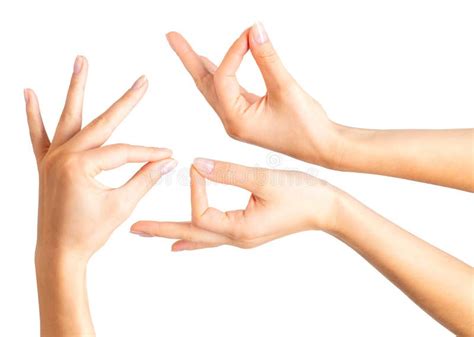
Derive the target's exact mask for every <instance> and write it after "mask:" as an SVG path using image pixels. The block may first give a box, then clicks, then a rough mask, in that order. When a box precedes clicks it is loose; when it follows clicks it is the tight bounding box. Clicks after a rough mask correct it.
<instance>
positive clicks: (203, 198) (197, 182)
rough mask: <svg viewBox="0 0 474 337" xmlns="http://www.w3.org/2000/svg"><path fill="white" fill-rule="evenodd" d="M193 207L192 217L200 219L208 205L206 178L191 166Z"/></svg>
mask: <svg viewBox="0 0 474 337" xmlns="http://www.w3.org/2000/svg"><path fill="white" fill-rule="evenodd" d="M190 175H191V208H192V218H193V220H194V219H199V217H201V215H202V214H203V213H204V212H205V211H206V209H207V207H208V201H207V193H206V179H204V177H203V176H201V175H200V174H199V172H198V171H196V169H195V168H194V167H193V166H191V170H190Z"/></svg>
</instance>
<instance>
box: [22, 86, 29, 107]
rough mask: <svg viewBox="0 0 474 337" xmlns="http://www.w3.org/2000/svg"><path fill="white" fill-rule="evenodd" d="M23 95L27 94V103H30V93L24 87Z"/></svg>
mask: <svg viewBox="0 0 474 337" xmlns="http://www.w3.org/2000/svg"><path fill="white" fill-rule="evenodd" d="M23 96H25V103H26V104H28V102H29V101H30V95H29V94H28V89H23Z"/></svg>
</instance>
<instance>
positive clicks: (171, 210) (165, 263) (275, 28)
mask: <svg viewBox="0 0 474 337" xmlns="http://www.w3.org/2000/svg"><path fill="white" fill-rule="evenodd" d="M472 5H473V3H472V1H390V2H389V1H324V2H323V1H315V0H312V1H298V0H292V1H255V0H240V1H215V2H212V1H204V0H201V1H189V2H185V1H160V2H159V1H138V0H135V1H113V2H110V3H106V2H100V1H90V2H89V1H74V2H72V1H58V2H57V3H53V2H51V1H33V0H31V1H20V0H16V1H3V2H2V3H1V4H0V49H1V51H0V118H1V119H0V137H1V139H0V140H1V144H2V154H1V165H0V170H1V171H0V172H1V174H0V179H2V183H1V189H0V197H1V204H0V205H1V206H0V207H1V215H2V221H1V225H0V226H1V231H0V335H1V336H35V335H38V327H39V320H38V314H37V299H36V285H35V277H34V264H33V253H34V246H35V236H36V228H35V227H36V202H37V196H36V194H37V176H36V168H35V162H34V159H33V153H32V151H31V147H30V144H29V137H28V131H27V126H26V118H25V113H24V102H23V92H22V89H23V88H24V87H31V88H33V89H35V90H36V92H37V94H38V96H39V99H40V103H41V107H42V111H43V118H44V120H45V123H46V126H47V129H48V131H49V132H50V134H52V133H53V132H54V127H55V124H56V122H57V119H58V117H59V113H60V111H61V109H62V105H63V102H64V97H65V93H66V89H67V84H68V82H69V77H70V73H71V71H72V65H73V62H74V58H75V56H76V54H83V55H85V56H87V57H88V59H89V63H90V71H89V81H88V87H87V95H86V103H85V111H84V117H85V122H88V121H90V120H91V119H92V118H93V117H95V116H97V115H98V114H99V113H101V112H103V111H104V110H105V109H106V108H107V107H108V105H109V104H111V103H112V102H113V101H114V100H115V99H116V98H118V97H119V96H120V95H121V94H122V92H123V91H124V90H125V89H126V88H128V87H129V86H130V85H131V84H132V83H133V81H134V80H135V79H136V78H137V77H138V76H139V75H141V74H142V73H144V74H146V75H147V76H148V78H149V81H150V87H149V91H148V94H147V95H146V97H145V98H144V100H143V101H142V102H141V104H140V105H139V106H138V107H137V108H136V109H135V110H134V111H133V112H132V113H131V115H130V116H129V118H128V119H127V120H126V121H125V122H124V123H123V124H122V125H121V126H120V128H119V129H118V130H117V131H116V133H115V134H114V136H113V137H112V139H111V140H110V142H128V143H134V144H143V145H154V146H166V147H170V148H172V149H173V150H174V153H175V158H176V159H177V160H179V162H180V165H179V167H178V169H177V171H176V172H175V173H174V174H171V175H170V176H169V177H168V178H167V179H166V180H165V181H163V182H161V183H160V184H159V185H158V186H157V187H155V188H154V189H153V190H152V192H150V193H149V194H148V195H147V196H146V197H145V198H144V199H143V201H142V202H141V204H140V205H139V207H138V208H137V209H136V211H135V212H134V214H133V215H132V217H131V218H130V219H129V220H128V221H127V222H126V223H124V224H123V225H122V226H121V227H120V228H119V229H118V230H117V231H116V232H115V233H114V235H113V236H112V238H111V239H110V241H109V242H108V243H107V245H106V246H105V247H104V248H103V249H102V250H101V251H99V252H98V254H97V255H96V256H94V258H93V259H92V261H91V263H90V267H89V272H88V279H89V295H90V302H91V309H92V314H93V318H94V323H95V327H96V330H97V334H98V336H186V335H193V336H316V335H317V336H382V335H383V336H449V335H450V334H449V332H447V331H446V330H445V329H444V328H443V327H441V326H440V325H438V323H436V322H435V321H433V320H432V319H431V318H430V317H429V316H427V315H426V314H425V313H424V312H423V311H421V310H420V309H419V308H418V307H417V306H416V305H415V304H413V303H412V302H411V301H410V300H408V299H407V298H406V297H405V296H404V295H403V294H402V293H401V292H400V291H399V290H398V289H397V288H395V287H394V286H393V285H391V284H390V283H389V282H388V281H387V280H386V279H385V278H384V277H383V276H382V275H380V274H379V273H378V272H377V271H376V270H375V269H373V268H372V267H371V266H370V265H369V264H368V263H367V262H366V261H364V260H363V259H362V258H361V257H359V256H358V255H357V254H356V253H354V252H353V251H352V250H351V249H349V248H348V247H346V246H345V245H344V244H342V243H341V242H338V241H337V240H335V239H334V238H332V237H330V236H328V235H325V234H324V233H319V232H314V233H309V232H307V233H300V234H297V235H294V236H292V237H287V238H284V239H281V240H279V241H276V242H272V243H270V244H267V245H265V246H262V247H259V248H257V249H253V250H239V249H236V248H232V247H222V248H218V249H213V250H205V251H196V252H186V253H171V252H170V245H171V241H168V240H165V239H147V238H140V237H136V236H133V235H131V234H129V233H128V231H129V227H130V225H131V224H132V223H133V222H134V221H136V220H138V219H159V220H173V219H176V220H181V219H182V220H185V219H187V218H189V213H190V205H189V196H188V195H189V188H188V186H187V181H186V176H187V170H188V166H189V165H190V163H191V161H192V159H193V158H194V157H196V156H204V157H210V158H216V159H222V160H228V161H233V162H237V163H242V164H248V165H254V166H257V165H258V166H267V167H274V168H294V169H299V170H304V171H308V172H311V173H313V174H315V175H317V176H319V177H321V178H323V179H327V180H329V181H330V182H331V183H333V184H334V185H336V186H338V187H340V188H342V189H344V190H346V191H347V192H349V193H351V194H352V195H354V196H355V197H356V198H358V199H359V200H361V201H363V202H364V203H366V204H367V205H368V206H370V207H372V208H373V209H375V210H377V211H378V212H379V213H381V214H383V215H384V216H386V217H388V218H389V219H391V220H392V221H394V222H395V223H397V224H399V225H401V226H402V227H404V228H406V229H407V230H409V231H411V232H412V233H414V234H416V235H418V236H420V237H422V238H424V239H425V240H427V241H428V242H430V243H432V244H434V245H436V246H438V247H440V248H442V249H444V250H445V251H447V252H449V253H451V254H453V255H455V256H457V257H458V258H460V259H462V260H464V261H466V262H467V263H469V264H471V265H472V264H473V263H474V254H473V251H472V241H473V240H472V238H473V233H474V229H473V224H474V221H473V220H474V219H473V212H472V210H473V201H474V200H473V196H472V194H469V193H466V192H461V191H455V190H452V189H447V188H441V187H436V186H430V185H426V184H422V183H415V182H409V181H404V180H400V179H394V178H386V177H378V176H370V175H364V174H353V173H341V172H331V171H328V170H324V169H321V168H319V167H316V166H311V165H309V164H306V163H302V162H299V161H297V160H294V159H291V158H288V157H285V156H281V155H274V154H271V153H269V152H268V151H266V150H264V149H259V148H256V147H254V146H251V145H247V144H243V143H239V142H236V141H234V140H232V139H230V138H229V137H228V136H227V135H226V134H225V131H224V129H223V128H222V126H221V124H220V122H219V120H218V118H217V117H216V116H215V114H214V112H213V111H212V110H211V108H210V107H209V106H208V105H207V104H206V102H205V100H204V99H203V98H202V97H201V95H200V94H199V92H198V91H197V90H196V89H195V86H194V83H193V82H192V80H191V78H190V76H189V75H188V74H187V73H186V72H185V70H184V68H183V66H182V65H181V63H180V61H179V60H178V59H177V57H176V56H175V55H174V53H173V52H172V51H171V49H170V48H169V47H168V44H167V42H166V39H165V36H164V34H165V33H166V32H167V31H169V30H177V31H180V32H182V33H183V34H184V35H185V36H186V37H188V39H189V40H190V42H191V43H192V44H193V45H194V47H195V49H196V50H197V51H198V52H199V53H201V54H204V55H207V56H208V57H210V58H211V59H213V60H214V61H216V62H219V61H220V60H221V58H222V56H223V55H224V53H225V51H226V50H227V48H228V47H229V46H230V44H231V43H232V42H233V40H234V39H235V38H236V37H237V36H238V35H239V34H240V33H241V31H243V30H244V29H245V28H246V27H247V26H249V25H251V24H252V23H253V22H254V21H256V20H261V21H262V22H263V23H264V24H265V26H266V28H267V30H268V33H269V35H270V38H271V39H272V41H273V42H274V45H275V46H276V48H277V50H279V52H280V55H281V57H282V59H283V61H284V62H285V64H286V65H287V67H288V68H289V70H290V71H291V72H292V74H293V75H294V76H295V77H296V78H297V79H298V81H299V82H300V83H301V85H302V86H303V87H304V88H305V89H306V90H307V91H308V92H310V93H311V94H312V95H314V97H315V98H317V99H318V100H319V101H320V102H321V103H322V105H323V106H324V107H325V109H326V111H327V112H328V115H329V116H330V117H331V118H332V119H333V120H335V121H336V122H339V123H343V124H347V125H352V126H359V127H365V128H457V127H473V126H474V120H473V119H474V117H473V116H474V100H473V93H474V61H473V60H474V48H473V45H474V44H473V41H474V33H473V32H474V20H473V17H474V10H473V7H472ZM239 77H240V79H241V80H242V82H243V83H244V84H245V85H246V86H247V87H248V88H249V89H252V90H255V91H257V92H258V93H260V94H263V89H264V88H263V85H262V81H261V78H260V75H259V73H258V71H257V68H256V67H255V65H254V63H253V60H252V58H251V56H250V55H249V56H248V57H247V58H246V60H245V63H244V65H243V66H242V68H241V71H240V73H239ZM275 136H278V135H275ZM433 165H437V163H433ZM135 169H137V166H129V167H126V168H124V169H120V170H117V171H115V172H113V173H111V174H107V175H104V176H103V177H102V179H103V180H104V181H106V182H108V183H110V184H112V185H119V184H120V183H121V182H123V181H125V180H126V179H127V178H128V177H129V176H130V175H131V174H132V173H133V172H134V170H135ZM210 194H211V201H212V203H213V205H214V206H218V207H221V208H224V209H231V208H237V207H241V206H243V205H244V204H245V202H246V199H247V193H245V192H243V191H239V190H236V189H233V188H229V187H223V186H215V185H214V186H213V187H211V189H210ZM447 310H449V309H448V308H447Z"/></svg>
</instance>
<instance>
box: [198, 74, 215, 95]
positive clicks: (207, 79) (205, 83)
mask: <svg viewBox="0 0 474 337" xmlns="http://www.w3.org/2000/svg"><path fill="white" fill-rule="evenodd" d="M213 81H214V75H213V74H211V73H207V74H206V75H204V76H201V77H195V78H194V83H195V84H196V87H197V88H198V89H199V91H201V92H204V91H206V90H207V88H208V87H209V84H211V83H212V82H213Z"/></svg>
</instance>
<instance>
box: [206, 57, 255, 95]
mask: <svg viewBox="0 0 474 337" xmlns="http://www.w3.org/2000/svg"><path fill="white" fill-rule="evenodd" d="M201 60H202V63H203V64H204V66H205V67H206V69H207V70H208V71H209V72H210V73H211V74H214V73H215V72H216V70H217V66H216V65H215V64H214V63H213V62H212V61H211V60H209V59H208V58H207V57H205V56H201ZM240 94H241V95H242V96H244V97H245V99H246V100H247V101H248V102H249V103H250V104H253V103H255V102H256V101H258V100H259V99H260V96H257V95H255V94H252V93H250V92H248V91H247V90H246V89H245V88H244V87H242V86H240Z"/></svg>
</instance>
